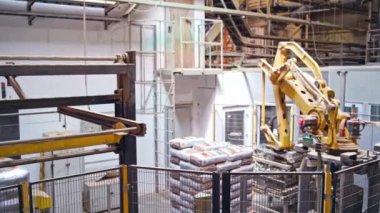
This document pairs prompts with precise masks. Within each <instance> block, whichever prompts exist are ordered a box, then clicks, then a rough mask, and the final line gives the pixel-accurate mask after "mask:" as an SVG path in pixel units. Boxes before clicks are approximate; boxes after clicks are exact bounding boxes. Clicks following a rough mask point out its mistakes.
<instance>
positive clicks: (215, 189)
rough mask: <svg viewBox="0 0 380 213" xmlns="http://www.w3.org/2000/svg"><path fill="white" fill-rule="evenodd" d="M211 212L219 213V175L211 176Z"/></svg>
mask: <svg viewBox="0 0 380 213" xmlns="http://www.w3.org/2000/svg"><path fill="white" fill-rule="evenodd" d="M212 212H213V213H220V174H219V173H216V172H215V173H213V174H212Z"/></svg>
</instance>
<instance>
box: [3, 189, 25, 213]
mask: <svg viewBox="0 0 380 213" xmlns="http://www.w3.org/2000/svg"><path fill="white" fill-rule="evenodd" d="M21 198H22V196H21V185H13V186H8V187H4V188H0V212H9V213H13V212H14V213H16V212H22V203H21Z"/></svg>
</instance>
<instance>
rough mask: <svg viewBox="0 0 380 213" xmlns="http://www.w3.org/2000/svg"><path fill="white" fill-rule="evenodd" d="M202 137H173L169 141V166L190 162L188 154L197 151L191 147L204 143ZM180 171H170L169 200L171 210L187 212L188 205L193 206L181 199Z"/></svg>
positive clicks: (175, 166)
mask: <svg viewBox="0 0 380 213" xmlns="http://www.w3.org/2000/svg"><path fill="white" fill-rule="evenodd" d="M204 142H205V141H204V139H203V138H197V137H192V136H191V137H183V138H175V139H173V140H171V141H170V142H169V144H170V168H172V169H180V164H181V162H190V155H191V154H193V153H198V152H199V151H196V150H194V149H192V147H193V146H194V145H195V144H198V143H204ZM180 177H181V172H177V171H171V172H170V180H169V183H170V202H171V207H172V212H188V210H189V209H190V208H189V207H193V206H191V205H193V204H192V203H190V202H188V201H187V200H184V199H182V198H181V197H180V196H181V190H180V189H181V186H180Z"/></svg>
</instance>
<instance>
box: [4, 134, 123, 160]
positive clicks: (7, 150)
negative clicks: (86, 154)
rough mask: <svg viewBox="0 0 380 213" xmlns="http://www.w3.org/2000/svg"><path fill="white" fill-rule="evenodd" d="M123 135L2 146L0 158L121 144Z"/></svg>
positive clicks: (80, 137) (81, 137)
mask: <svg viewBox="0 0 380 213" xmlns="http://www.w3.org/2000/svg"><path fill="white" fill-rule="evenodd" d="M121 137H122V136H121V135H119V134H115V133H110V134H104V135H95V136H84V137H83V136H79V137H76V138H75V137H73V138H67V139H58V140H56V139H51V140H49V139H47V140H46V139H44V140H41V141H38V140H36V141H34V142H33V143H16V144H8V145H1V146H0V157H12V156H19V155H26V154H33V153H41V152H50V151H56V150H63V149H73V148H80V147H87V146H95V145H102V144H114V143H119V141H120V139H121Z"/></svg>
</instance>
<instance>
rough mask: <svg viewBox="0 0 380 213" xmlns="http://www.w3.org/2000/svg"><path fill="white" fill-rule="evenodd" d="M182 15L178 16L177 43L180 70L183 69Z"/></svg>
mask: <svg viewBox="0 0 380 213" xmlns="http://www.w3.org/2000/svg"><path fill="white" fill-rule="evenodd" d="M183 22H184V21H183V17H180V18H179V45H180V57H181V58H180V62H181V65H180V67H181V72H182V71H183V45H184V44H183V29H182V28H183V27H182V25H183Z"/></svg>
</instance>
